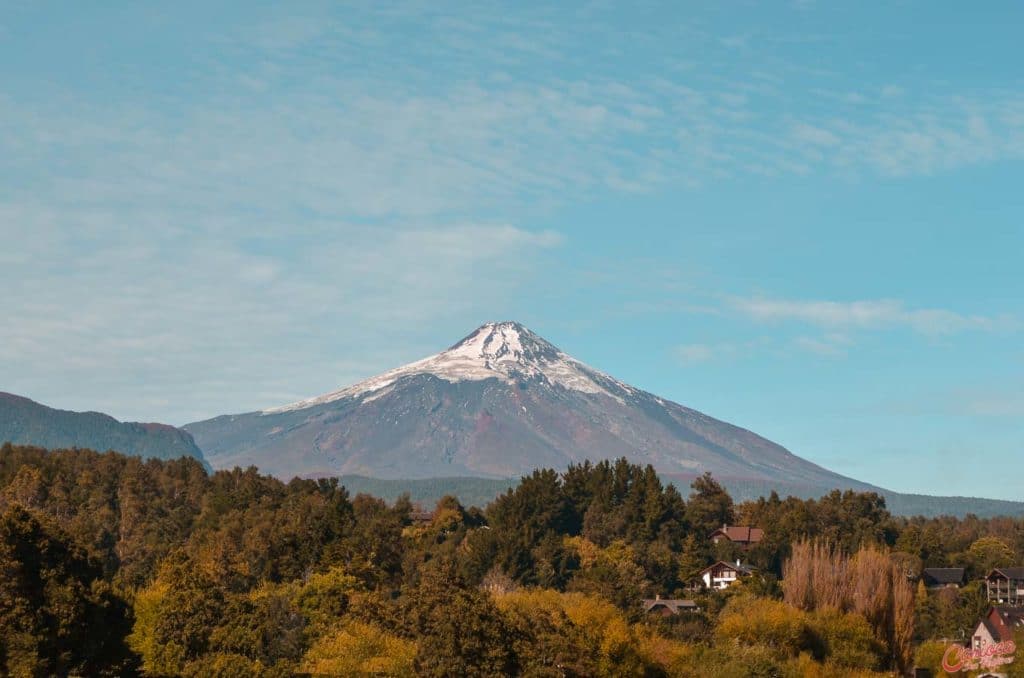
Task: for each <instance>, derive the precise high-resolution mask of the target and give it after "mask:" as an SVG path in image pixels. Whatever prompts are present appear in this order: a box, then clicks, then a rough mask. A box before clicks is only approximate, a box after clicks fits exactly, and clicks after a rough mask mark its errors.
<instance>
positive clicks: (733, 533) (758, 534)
mask: <svg viewBox="0 0 1024 678" xmlns="http://www.w3.org/2000/svg"><path fill="white" fill-rule="evenodd" d="M719 534H720V535H722V536H724V537H725V538H726V539H728V540H729V541H735V542H740V543H745V544H756V543H757V542H759V541H761V540H762V539H764V530H762V529H761V528H760V527H750V526H749V525H723V526H722V527H720V528H718V529H717V530H715V531H714V532H712V533H711V534H710V535H709V536H708V538H709V539H713V538H714V537H715V536H716V535H719Z"/></svg>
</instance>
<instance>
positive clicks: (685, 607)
mask: <svg viewBox="0 0 1024 678" xmlns="http://www.w3.org/2000/svg"><path fill="white" fill-rule="evenodd" d="M640 602H641V603H642V604H643V608H644V612H647V613H650V614H656V615H660V616H662V617H671V616H673V615H677V614H680V613H682V612H700V607H698V606H697V603H695V602H693V601H692V600H684V599H682V598H662V597H661V596H658V595H656V596H654V598H653V599H647V600H642V601H640Z"/></svg>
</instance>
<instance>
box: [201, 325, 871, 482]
mask: <svg viewBox="0 0 1024 678" xmlns="http://www.w3.org/2000/svg"><path fill="white" fill-rule="evenodd" d="M185 429H186V430H187V431H189V432H190V433H191V434H192V435H193V436H194V437H195V439H196V441H197V443H198V444H199V446H200V447H201V448H202V449H203V451H204V453H205V454H206V457H207V459H208V460H209V461H210V463H211V464H212V465H213V466H214V467H215V468H224V467H231V466H236V465H238V466H247V465H250V464H251V465H255V466H257V467H259V468H260V469H261V470H263V471H265V472H269V473H272V474H274V475H277V476H280V477H283V478H290V477H292V476H296V475H298V476H316V475H340V474H362V475H367V476H374V477H378V478H432V477H444V476H478V477H491V478H508V477H516V476H518V475H520V474H523V473H528V472H530V471H531V470H532V469H535V468H540V467H551V468H556V469H562V468H565V467H566V466H567V465H568V464H569V463H570V462H580V461H582V460H584V459H591V460H599V459H606V458H616V457H620V456H625V457H627V458H629V459H630V460H631V461H635V462H638V463H643V464H647V463H650V464H652V465H653V466H654V467H655V468H656V469H657V470H658V471H660V472H662V473H665V474H685V475H693V474H699V473H702V472H704V471H711V472H712V473H714V474H715V475H716V476H718V477H721V478H734V479H738V480H743V481H755V482H759V483H760V482H768V483H771V482H778V483H783V484H786V485H787V486H789V485H800V486H807V487H809V488H822V489H827V488H833V487H844V488H846V487H850V488H858V489H868V488H869V487H870V486H868V485H866V484H864V483H860V482H858V481H856V480H853V479H850V478H846V477H844V476H840V475H838V474H835V473H832V472H830V471H828V470H826V469H824V468H822V467H820V466H817V465H816V464H812V463H811V462H808V461H806V460H804V459H801V458H800V457H797V456H795V455H793V454H792V453H790V452H789V451H788V450H786V449H785V448H783V447H781V446H779V445H777V444H775V443H773V442H771V441H769V440H766V439H764V438H762V437H761V436H758V435H756V434H754V433H752V432H750V431H747V430H745V429H742V428H739V427H737V426H733V425H731V424H728V423H725V422H722V421H719V420H717V419H713V418H711V417H709V416H707V415H704V414H702V413H700V412H697V411H695V410H692V409H689V408H686V407H683V406H682V405H679V404H677V403H674V402H671V401H667V400H664V399H662V398H659V397H658V396H655V395H653V394H651V393H647V392H646V391H642V390H640V389H637V388H634V387H632V386H629V385H627V384H624V383H622V382H620V381H618V380H616V379H614V378H612V377H610V376H609V375H607V374H604V373H603V372H600V371H599V370H596V369H594V368H592V367H589V366H588V365H585V364H584V363H582V362H580V361H578V360H576V359H574V358H572V357H571V356H569V355H567V354H565V353H564V352H562V351H561V350H559V349H558V348H556V347H555V346H553V345H552V344H550V343H548V342H547V341H545V340H544V339H542V338H541V337H539V336H537V335H536V334H534V333H533V332H531V331H530V330H528V329H526V328H525V327H523V326H522V325H520V324H518V323H514V322H501V323H487V324H485V325H483V326H481V327H480V328H478V329H477V330H476V331H474V332H473V333H472V334H470V335H469V336H467V337H466V338H464V339H463V340H462V341H460V342H458V343H456V344H455V345H454V346H452V347H451V348H449V349H447V350H445V351H442V352H441V353H438V354H436V355H433V356H430V357H428V358H425V359H423V360H419V361H417V362H414V363H411V364H409V365H405V366H403V367H399V368H397V369H394V370H391V371H389V372H385V373H383V374H381V375H379V376H377V377H373V378H371V379H367V380H366V381H363V382H360V383H358V384H355V385H352V386H349V387H346V388H343V389H341V390H338V391H335V392H332V393H328V394H325V395H322V396H319V397H316V398H310V399H308V400H303V401H300V402H297V403H292V404H290V405H284V406H281V407H275V408H271V409H267V410H263V411H261V412H252V413H248V414H240V415H229V416H222V417H217V418H215V419H210V420H207V421H202V422H196V423H193V424H189V425H187V426H185Z"/></svg>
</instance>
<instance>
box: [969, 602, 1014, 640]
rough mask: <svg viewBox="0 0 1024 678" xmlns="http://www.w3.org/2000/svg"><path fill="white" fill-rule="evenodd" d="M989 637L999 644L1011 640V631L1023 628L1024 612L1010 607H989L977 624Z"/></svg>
mask: <svg viewBox="0 0 1024 678" xmlns="http://www.w3.org/2000/svg"><path fill="white" fill-rule="evenodd" d="M979 625H980V626H984V627H985V628H986V629H988V632H989V635H991V636H992V638H993V639H994V640H996V641H999V642H1006V641H1008V640H1013V630H1014V629H1015V628H1018V627H1021V626H1024V610H1019V609H1015V608H1011V607H991V608H989V610H988V612H987V613H986V614H985V616H984V617H982V619H981V621H980V622H979Z"/></svg>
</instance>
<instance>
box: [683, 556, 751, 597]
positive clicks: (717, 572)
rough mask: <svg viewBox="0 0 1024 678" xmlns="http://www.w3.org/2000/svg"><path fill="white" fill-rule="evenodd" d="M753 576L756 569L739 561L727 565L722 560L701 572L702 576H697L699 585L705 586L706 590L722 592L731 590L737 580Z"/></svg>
mask: <svg viewBox="0 0 1024 678" xmlns="http://www.w3.org/2000/svg"><path fill="white" fill-rule="evenodd" d="M752 574H754V568H752V567H749V566H747V565H743V564H742V563H740V561H738V560H737V561H736V562H735V563H727V562H725V561H722V560H720V561H718V562H717V563H715V564H714V565H709V566H708V567H705V568H704V569H703V570H701V571H700V574H698V575H697V585H698V586H700V585H701V584H703V586H704V588H706V589H715V590H719V591H720V590H722V589H727V588H729V587H730V586H732V585H733V584H735V583H736V582H737V580H739V579H741V578H743V577H749V576H750V575H752Z"/></svg>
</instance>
